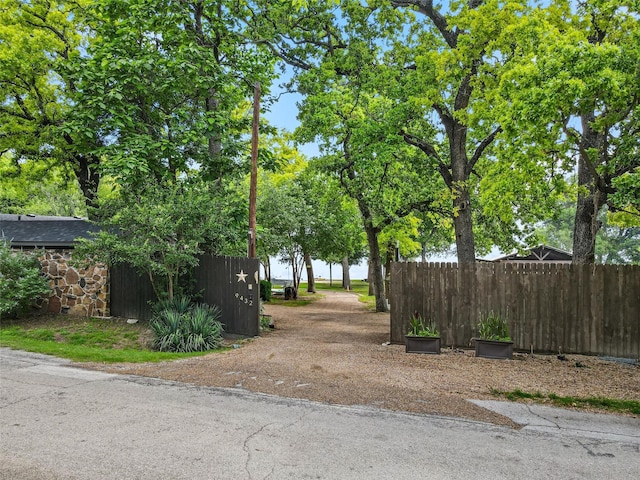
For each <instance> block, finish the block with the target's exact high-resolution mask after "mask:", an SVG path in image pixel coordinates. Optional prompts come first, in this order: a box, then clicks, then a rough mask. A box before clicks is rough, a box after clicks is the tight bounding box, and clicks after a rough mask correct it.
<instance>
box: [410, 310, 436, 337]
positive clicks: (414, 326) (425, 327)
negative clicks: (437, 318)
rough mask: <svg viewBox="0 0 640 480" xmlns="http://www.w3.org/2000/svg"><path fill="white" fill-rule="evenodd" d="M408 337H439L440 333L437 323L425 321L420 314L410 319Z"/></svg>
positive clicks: (415, 314)
mask: <svg viewBox="0 0 640 480" xmlns="http://www.w3.org/2000/svg"><path fill="white" fill-rule="evenodd" d="M407 335H409V336H412V337H438V336H439V335H440V332H439V331H438V327H436V325H435V322H434V321H433V320H431V319H429V320H425V319H424V318H422V315H420V314H419V313H418V312H415V313H414V314H413V315H411V318H409V331H408V332H407Z"/></svg>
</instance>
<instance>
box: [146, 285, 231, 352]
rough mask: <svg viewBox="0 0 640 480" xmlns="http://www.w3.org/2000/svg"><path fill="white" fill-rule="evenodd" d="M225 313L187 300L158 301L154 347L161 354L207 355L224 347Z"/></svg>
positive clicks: (154, 325)
mask: <svg viewBox="0 0 640 480" xmlns="http://www.w3.org/2000/svg"><path fill="white" fill-rule="evenodd" d="M220 317H221V311H220V308H218V307H217V306H209V305H206V304H203V303H200V304H195V303H192V302H191V301H190V300H189V299H188V298H186V297H174V298H173V300H163V301H161V302H158V303H157V304H156V305H155V306H154V309H153V318H152V320H151V324H150V325H151V329H152V330H153V335H154V338H153V347H154V348H155V349H156V350H159V351H161V352H204V351H207V350H214V349H216V348H218V347H220V346H221V345H222V333H223V327H222V323H220Z"/></svg>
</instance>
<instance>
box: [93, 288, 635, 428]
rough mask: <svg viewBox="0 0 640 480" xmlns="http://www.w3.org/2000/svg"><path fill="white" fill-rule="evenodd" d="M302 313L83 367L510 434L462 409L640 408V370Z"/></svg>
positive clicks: (481, 414) (334, 313) (346, 311)
mask: <svg viewBox="0 0 640 480" xmlns="http://www.w3.org/2000/svg"><path fill="white" fill-rule="evenodd" d="M322 295H323V297H324V298H322V299H319V300H317V301H315V302H313V303H311V304H310V305H308V306H305V307H288V306H281V305H268V304H267V305H266V306H265V313H267V314H270V315H272V317H273V319H274V321H275V325H276V328H275V330H272V331H269V332H266V333H265V334H264V335H262V336H260V337H258V338H255V339H251V340H247V341H243V342H240V343H241V347H240V348H236V349H232V350H229V351H228V352H225V353H222V354H220V353H216V354H211V355H206V356H203V357H196V358H191V359H186V360H180V361H174V362H162V363H154V364H151V363H148V364H116V365H106V364H105V365H98V364H85V365H84V366H86V367H88V368H94V369H100V370H104V371H110V372H116V373H128V374H135V375H142V376H149V377H156V378H163V379H167V380H174V381H179V382H186V383H191V384H195V385H206V386H216V387H234V388H242V389H246V390H251V391H255V392H263V393H268V394H273V395H279V396H283V397H294V398H306V399H310V400H315V401H320V402H326V403H334V404H342V405H368V406H372V407H378V408H384V409H390V410H399V411H406V412H416V413H428V414H437V415H444V416H455V417H463V418H469V419H473V420H480V421H485V422H492V423H496V424H503V425H512V426H514V427H515V426H516V425H515V424H513V423H512V422H511V420H509V419H507V418H505V417H502V416H500V415H497V414H494V413H492V412H489V411H488V410H485V409H483V408H480V407H478V406H476V405H474V404H472V403H471V402H469V401H467V399H495V396H493V395H492V393H491V390H492V389H498V390H502V391H512V390H515V389H521V390H523V391H526V392H541V393H555V394H557V395H561V396H575V397H609V398H624V399H634V400H640V367H638V366H637V365H628V364H620V363H617V362H611V361H603V360H599V359H597V358H594V357H587V356H578V355H567V360H566V361H560V360H558V359H557V357H556V356H555V355H528V354H516V355H515V356H514V360H512V361H505V360H488V359H483V358H475V357H474V355H473V352H472V351H470V350H457V351H452V350H449V349H443V353H442V354H441V355H418V354H407V353H405V352H404V346H403V345H384V343H385V342H387V340H388V339H389V314H384V313H370V312H367V311H366V310H365V309H364V306H363V305H362V304H361V303H359V302H358V300H357V297H356V295H355V294H353V293H349V292H329V291H326V292H322Z"/></svg>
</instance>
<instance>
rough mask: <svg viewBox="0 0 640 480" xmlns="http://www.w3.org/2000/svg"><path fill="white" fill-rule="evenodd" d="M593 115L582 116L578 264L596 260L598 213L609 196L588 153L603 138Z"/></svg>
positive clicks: (575, 237)
mask: <svg viewBox="0 0 640 480" xmlns="http://www.w3.org/2000/svg"><path fill="white" fill-rule="evenodd" d="M592 120H593V115H589V116H587V115H583V116H582V131H583V133H582V138H581V140H580V144H581V145H580V156H579V159H578V200H577V202H576V216H575V220H574V224H573V257H572V262H573V263H575V264H586V263H595V252H596V236H597V234H598V230H600V222H599V221H598V213H599V212H600V209H601V208H602V206H603V205H604V204H605V202H606V200H607V195H606V193H604V192H602V191H601V190H599V189H598V186H597V183H596V179H595V178H593V175H592V174H591V171H590V169H589V165H588V163H587V162H590V161H591V159H589V158H588V156H587V155H588V153H589V152H590V151H593V149H597V150H598V152H599V151H600V147H601V143H602V139H601V138H600V136H599V135H598V133H597V132H595V131H594V130H593V129H592V128H591V125H590V124H591V121H592Z"/></svg>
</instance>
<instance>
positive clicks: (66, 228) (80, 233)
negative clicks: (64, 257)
mask: <svg viewBox="0 0 640 480" xmlns="http://www.w3.org/2000/svg"><path fill="white" fill-rule="evenodd" d="M98 230H99V228H98V226H97V225H94V224H92V223H90V222H89V221H88V220H85V219H82V218H78V217H52V216H39V215H9V214H0V238H4V239H6V240H9V243H10V245H11V246H12V247H26V248H73V246H74V244H75V239H76V238H91V233H90V232H97V231H98Z"/></svg>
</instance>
